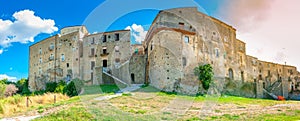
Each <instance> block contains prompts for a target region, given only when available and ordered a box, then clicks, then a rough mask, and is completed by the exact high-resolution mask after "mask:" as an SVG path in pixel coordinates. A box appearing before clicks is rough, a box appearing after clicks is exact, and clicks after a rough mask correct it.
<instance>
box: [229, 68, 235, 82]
mask: <svg viewBox="0 0 300 121" xmlns="http://www.w3.org/2000/svg"><path fill="white" fill-rule="evenodd" d="M228 75H229V79H230V80H233V79H234V78H233V70H232V69H231V68H230V69H228Z"/></svg>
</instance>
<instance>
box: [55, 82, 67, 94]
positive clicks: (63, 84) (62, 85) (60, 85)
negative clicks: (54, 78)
mask: <svg viewBox="0 0 300 121" xmlns="http://www.w3.org/2000/svg"><path fill="white" fill-rule="evenodd" d="M65 87H66V82H65V81H63V80H61V81H60V82H59V83H58V85H57V86H56V88H55V90H54V92H56V93H64V88H65Z"/></svg>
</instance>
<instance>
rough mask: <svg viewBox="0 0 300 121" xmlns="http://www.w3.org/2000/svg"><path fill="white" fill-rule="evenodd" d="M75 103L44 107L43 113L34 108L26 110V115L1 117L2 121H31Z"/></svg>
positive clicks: (0, 120)
mask: <svg viewBox="0 0 300 121" xmlns="http://www.w3.org/2000/svg"><path fill="white" fill-rule="evenodd" d="M73 105H74V104H66V105H61V106H57V107H52V108H49V109H44V112H43V113H38V110H34V111H29V112H26V113H25V115H22V116H16V117H10V118H3V119H0V121H30V120H33V119H35V118H39V117H42V116H45V115H49V114H52V113H54V112H57V111H59V110H63V109H66V108H67V107H70V106H73Z"/></svg>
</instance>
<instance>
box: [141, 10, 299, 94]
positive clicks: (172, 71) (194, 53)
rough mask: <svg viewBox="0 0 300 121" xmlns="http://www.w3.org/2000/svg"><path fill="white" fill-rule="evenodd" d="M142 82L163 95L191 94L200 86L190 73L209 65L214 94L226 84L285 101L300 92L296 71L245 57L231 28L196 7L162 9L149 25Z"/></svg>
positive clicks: (242, 47) (234, 30)
mask: <svg viewBox="0 0 300 121" xmlns="http://www.w3.org/2000/svg"><path fill="white" fill-rule="evenodd" d="M144 46H145V51H146V54H147V64H146V69H147V70H146V81H147V82H149V83H150V84H151V85H153V86H154V87H156V88H159V89H162V90H165V91H177V92H182V93H188V94H195V93H197V91H198V88H199V87H198V85H199V81H198V80H197V78H196V76H194V74H193V68H195V67H196V66H198V65H199V64H211V65H212V66H213V68H214V70H213V71H214V74H215V77H214V80H215V81H216V82H217V83H219V87H218V88H219V89H220V88H224V84H225V83H226V80H228V79H229V80H234V81H235V83H239V84H241V85H242V84H244V83H248V82H250V83H254V84H255V85H256V89H253V90H256V93H257V94H256V96H257V95H259V96H257V97H260V98H261V97H267V95H266V94H265V93H264V92H266V93H267V92H268V93H274V94H275V95H283V96H285V97H287V96H288V93H289V92H291V91H292V90H295V89H296V88H299V72H298V71H297V69H296V67H293V66H288V65H281V64H276V63H271V62H265V61H260V60H258V59H257V58H255V57H253V56H249V55H247V54H246V43H244V42H243V41H241V40H239V39H237V38H236V29H235V28H233V27H232V26H230V25H227V24H225V23H223V22H222V21H220V20H217V19H215V18H213V17H210V16H207V15H205V14H203V13H200V12H199V11H198V10H197V8H194V7H191V8H175V9H169V10H162V11H160V12H159V14H158V15H157V17H156V18H155V20H154V21H153V23H152V25H151V27H150V29H149V31H148V33H147V36H146V39H145V42H144Z"/></svg>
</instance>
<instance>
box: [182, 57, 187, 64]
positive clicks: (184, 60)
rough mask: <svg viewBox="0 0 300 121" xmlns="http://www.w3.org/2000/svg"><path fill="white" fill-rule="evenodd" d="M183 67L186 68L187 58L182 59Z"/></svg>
mask: <svg viewBox="0 0 300 121" xmlns="http://www.w3.org/2000/svg"><path fill="white" fill-rule="evenodd" d="M182 65H183V66H186V58H185V57H182Z"/></svg>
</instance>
